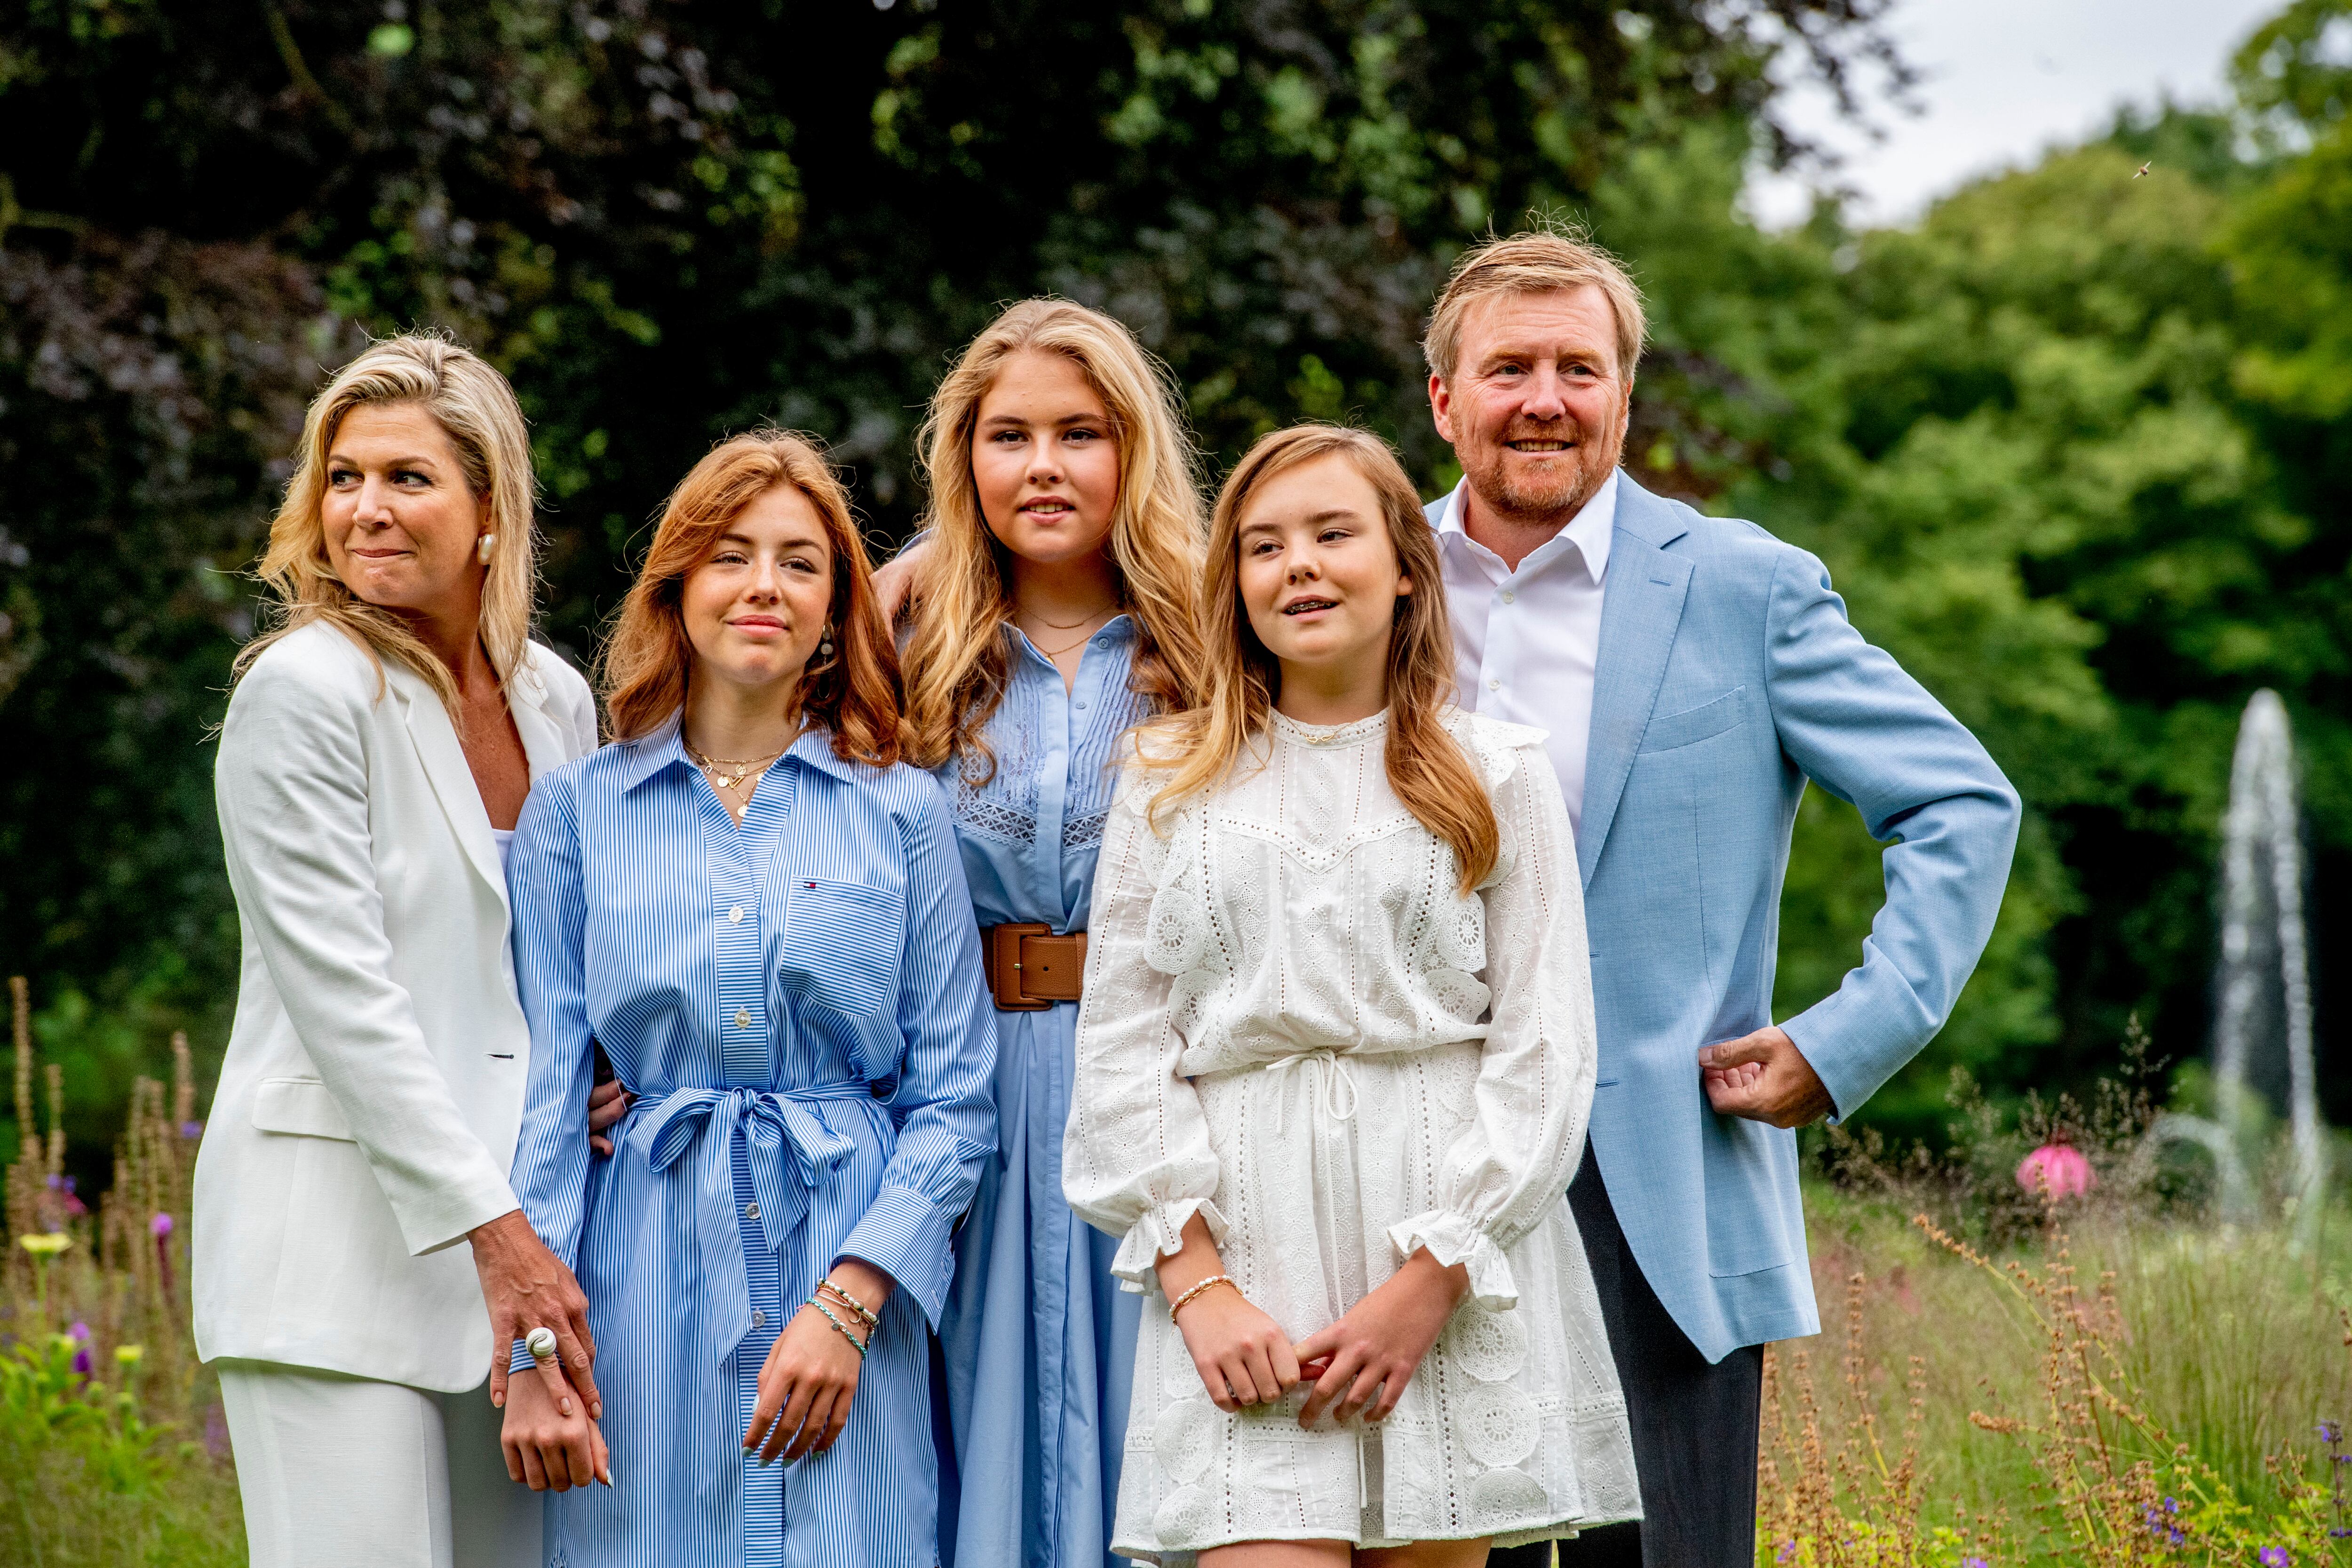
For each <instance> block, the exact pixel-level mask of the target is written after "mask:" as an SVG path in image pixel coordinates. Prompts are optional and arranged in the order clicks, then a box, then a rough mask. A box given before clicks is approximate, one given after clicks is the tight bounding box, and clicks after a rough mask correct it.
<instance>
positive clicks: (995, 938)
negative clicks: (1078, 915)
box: [988, 921, 1054, 1013]
mask: <svg viewBox="0 0 2352 1568" xmlns="http://www.w3.org/2000/svg"><path fill="white" fill-rule="evenodd" d="M1053 934H1054V928H1053V927H1052V926H1049V925H1047V924H1046V923H1045V921H1010V922H1008V923H1006V924H1004V925H1001V926H991V927H989V928H988V988H989V990H991V991H992V992H993V993H994V994H995V997H996V1006H997V1010H998V1011H999V1012H1003V1013H1042V1012H1044V1011H1045V1009H1046V1008H1048V1007H1051V1006H1052V1005H1053V1004H1052V1003H1051V1002H1041V1001H1039V1000H1038V999H1036V998H1035V997H1034V996H1031V995H1030V994H1028V993H1027V992H1026V991H1024V989H1023V988H1022V984H1021V981H1022V973H1021V939H1022V938H1024V937H1031V936H1051V935H1053Z"/></svg>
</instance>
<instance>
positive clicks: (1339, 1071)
mask: <svg viewBox="0 0 2352 1568" xmlns="http://www.w3.org/2000/svg"><path fill="white" fill-rule="evenodd" d="M1318 1065H1319V1066H1320V1067H1322V1068H1323V1069H1324V1071H1323V1073H1322V1083H1321V1085H1320V1088H1321V1089H1322V1094H1321V1096H1320V1100H1319V1103H1320V1105H1321V1108H1322V1111H1323V1114H1324V1115H1326V1116H1328V1117H1329V1118H1330V1119H1331V1120H1332V1121H1350V1120H1352V1119H1353V1118H1354V1116H1355V1114H1356V1075H1355V1074H1353V1073H1351V1072H1349V1070H1348V1062H1347V1058H1345V1057H1342V1056H1341V1055H1340V1054H1339V1052H1337V1051H1335V1050H1333V1049H1331V1047H1328V1046H1318V1047H1316V1048H1315V1049H1313V1050H1311V1051H1294V1052H1292V1053H1291V1054H1290V1055H1288V1056H1286V1057H1277V1058H1275V1059H1274V1060H1273V1061H1270V1062H1268V1063H1266V1064H1265V1070H1266V1071H1268V1072H1270V1073H1272V1074H1274V1075H1275V1076H1276V1078H1277V1079H1287V1078H1288V1077H1289V1076H1290V1070H1291V1069H1292V1068H1302V1067H1310V1066H1318ZM1316 1087H1317V1086H1316V1085H1314V1084H1312V1083H1310V1084H1309V1085H1308V1088H1307V1092H1308V1094H1309V1095H1310V1096H1311V1095H1313V1094H1314V1093H1315V1089H1316ZM1288 1088H1289V1085H1288V1084H1287V1083H1277V1084H1276V1086H1275V1100H1274V1131H1275V1135H1276V1137H1280V1136H1281V1134H1282V1130H1283V1121H1284V1118H1285V1116H1286V1114H1287V1112H1288V1110H1289V1102H1290V1097H1289V1095H1288V1094H1287V1093H1286V1090H1287V1089H1288ZM1342 1091H1344V1092H1345V1093H1346V1096H1347V1098H1346V1100H1344V1101H1343V1100H1341V1099H1340V1095H1341V1093H1342Z"/></svg>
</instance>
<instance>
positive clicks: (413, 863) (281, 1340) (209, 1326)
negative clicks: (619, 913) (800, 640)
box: [192, 623, 596, 1394]
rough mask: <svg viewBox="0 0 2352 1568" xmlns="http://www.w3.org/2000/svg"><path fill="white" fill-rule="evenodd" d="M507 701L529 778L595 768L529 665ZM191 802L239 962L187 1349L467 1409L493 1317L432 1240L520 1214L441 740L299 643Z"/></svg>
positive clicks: (496, 937)
mask: <svg viewBox="0 0 2352 1568" xmlns="http://www.w3.org/2000/svg"><path fill="white" fill-rule="evenodd" d="M507 691H508V706H509V710H511V711H512V712H513V714H514V721H515V728H516V730H518V731H520V733H521V736H522V743H523V750H524V752H526V753H528V755H529V757H530V772H531V777H532V778H533V779H534V780H536V779H537V778H538V777H539V776H540V775H541V774H542V773H546V772H547V771H549V770H550V769H552V768H556V767H561V766H562V764H563V763H567V762H570V761H571V760H572V758H574V757H576V756H579V755H581V754H582V753H583V752H587V751H590V750H592V749H593V747H594V746H595V743H596V709H595V701H594V699H593V697H592V696H591V695H590V694H589V690H588V683H587V682H586V681H584V680H583V679H581V678H580V676H579V674H578V673H577V672H576V671H574V670H573V669H572V668H570V667H569V666H567V665H566V664H564V663H563V661H562V659H560V658H556V657H555V655H554V654H552V653H551V652H550V651H549V650H547V649H546V648H544V647H539V646H538V645H536V644H533V645H531V647H530V649H529V653H528V657H527V658H526V659H525V662H524V666H523V668H521V669H520V671H518V672H517V674H516V676H515V678H514V679H511V680H510V681H509V683H508V689H507ZM214 781H215V795H216V797H217V803H218V805H219V810H220V823H221V837H222V840H223V843H224V846H225V847H226V852H227V858H228V876H229V882H230V885H231V886H232V887H233V888H234V889H235V890H236V908H237V915H238V918H239V921H240V923H241V924H242V925H243V927H244V953H243V961H242V968H241V971H240V973H239V978H238V984H237V997H236V1026H235V1027H234V1029H233V1030H232V1032H231V1033H230V1036H229V1045H228V1056H227V1059H226V1061H225V1062H224V1063H223V1064H222V1068H221V1079H220V1087H219V1089H218V1090H217V1092H216V1093H215V1096H214V1098H213V1107H212V1119H211V1121H210V1122H209V1123H208V1124H207V1125H206V1126H205V1138H204V1143H203V1146H202V1148H201V1149H200V1150H199V1151H198V1152H197V1155H196V1180H195V1194H194V1226H195V1229H194V1235H193V1237H192V1241H193V1244H194V1276H195V1278H194V1292H195V1311H196V1351H197V1353H198V1354H199V1355H200V1356H202V1357H203V1358H204V1359H205V1360H206V1361H211V1360H213V1359H214V1358H215V1357H218V1356H235V1357H237V1358H240V1359H247V1360H254V1361H265V1362H276V1363H283V1364H288V1365H292V1366H305V1367H318V1368H321V1369H323V1370H326V1371H331V1372H341V1373H355V1374H357V1375H359V1376H362V1377H370V1378H376V1379H380V1380H382V1381H383V1382H387V1383H401V1384H410V1385H412V1386H414V1387H417V1388H423V1389H434V1390H439V1391H442V1392H445V1393H452V1394H454V1393H460V1392H463V1391H464V1390H467V1389H469V1388H472V1387H474V1386H475V1385H476V1384H479V1383H480V1382H481V1381H482V1380H483V1378H484V1377H485V1376H487V1375H488V1371H489V1364H490V1330H489V1321H488V1314H487V1312H486V1311H485V1310H484V1309H483V1305H482V1293H481V1287H480V1285H479V1283H478V1280H477V1279H476V1276H475V1272H474V1261H473V1253H472V1250H471V1249H470V1248H469V1247H459V1246H454V1245H452V1244H453V1243H457V1242H460V1241H463V1240H464V1239H465V1237H466V1233H467V1231H469V1230H471V1229H472V1228H473V1227H474V1226H478V1225H480V1224H482V1223H483V1222H485V1221H487V1220H491V1219H496V1218H497V1217H498V1216H499V1215H502V1214H505V1213H506V1212H507V1211H509V1209H512V1208H514V1207H515V1206H516V1204H515V1197H514V1194H513V1192H512V1191H511V1189H509V1187H508V1185H507V1171H508V1168H509V1165H510V1164H511V1163H512V1162H513V1159H514V1145H515V1130H516V1128H517V1126H518V1125H519V1123H520V1120H521V1115H522V1099H523V1085H524V1082H525V1080H526V1079H527V1077H528V1076H529V1072H530V1030H529V1029H528V1028H527V1027H526V1026H524V1023H523V1016H522V1008H521V1005H520V1003H518V1002H517V1000H516V997H515V978H514V962H513V959H512V957H511V956H510V955H509V951H508V942H507V923H508V921H507V885H506V877H505V875H504V874H503V872H502V871H501V869H500V868H499V851H498V843H497V840H496V839H494V838H493V837H491V836H490V820H489V816H488V813H486V812H485V811H484V809H483V807H482V797H481V794H480V792H479V791H478V789H477V788H476V787H475V784H474V779H473V774H472V773H471V772H470V771H469V770H468V769H467V765H466V756H465V752H464V751H463V750H462V749H461V748H460V746H459V745H458V742H457V729H456V727H455V726H453V725H452V724H451V723H450V721H449V715H448V713H447V711H446V710H445V709H444V708H443V707H442V706H441V700H440V699H439V698H437V697H436V696H435V695H434V692H433V689H432V688H431V687H430V686H428V685H426V684H425V681H424V680H423V679H421V678H419V677H418V676H417V675H416V674H415V672H413V671H411V670H408V669H406V668H403V667H401V666H400V665H398V664H395V663H393V662H391V661H389V660H387V661H385V663H384V667H383V675H382V677H381V679H379V677H378V675H377V671H376V668H375V666H374V665H373V663H372V662H371V661H370V659H369V658H368V656H367V655H366V654H365V653H364V652H362V650H361V648H360V647H359V646H358V645H357V644H356V643H354V642H353V641H352V639H351V638H350V637H347V636H346V635H345V634H343V633H342V632H340V631H338V630H336V629H335V628H333V627H332V626H326V625H322V624H317V623H314V624H312V625H310V626H304V627H303V628H301V629H300V630H299V631H296V632H294V633H291V634H290V635H289V636H288V637H284V638H282V639H281V640H279V641H278V643H276V644H275V645H273V646H272V647H269V648H268V650H267V651H265V652H264V653H263V654H262V656H261V657H260V658H257V659H256V660H255V661H254V664H253V668H251V669H249V670H247V672H246V675H245V679H242V680H241V681H239V682H238V683H237V687H236V694H235V695H234V696H233V697H231V698H230V700H229V705H228V718H227V720H226V723H225V724H224V725H223V727H222V731H221V747H220V760H219V763H218V764H217V766H216V768H215V774H214Z"/></svg>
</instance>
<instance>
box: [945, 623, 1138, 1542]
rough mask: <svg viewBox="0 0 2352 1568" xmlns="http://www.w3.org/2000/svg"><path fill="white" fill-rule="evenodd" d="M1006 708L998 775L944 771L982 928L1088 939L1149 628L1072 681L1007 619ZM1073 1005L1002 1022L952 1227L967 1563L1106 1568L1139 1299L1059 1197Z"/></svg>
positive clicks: (951, 1363)
mask: <svg viewBox="0 0 2352 1568" xmlns="http://www.w3.org/2000/svg"><path fill="white" fill-rule="evenodd" d="M1005 636H1006V639H1007V647H1006V655H1007V662H1008V664H1009V666H1010V671H1009V676H1010V679H1008V681H1007V686H1006V690H1005V694H1004V700H1003V704H1002V705H1001V706H1000V707H999V708H998V710H997V711H996V713H995V715H994V717H993V718H992V719H991V720H990V721H989V723H988V725H987V726H986V729H985V731H983V732H984V734H985V736H986V739H987V741H988V745H989V749H990V750H991V751H992V752H993V753H994V755H995V758H996V771H995V775H994V776H993V777H992V778H991V779H990V780H989V781H988V782H986V783H985V784H970V783H967V782H965V781H964V780H963V779H962V777H961V773H960V769H959V764H958V763H956V762H954V761H953V760H950V762H949V763H947V764H946V765H945V766H943V767H942V768H941V769H940V773H939V776H940V782H941V783H942V784H944V785H945V786H946V787H947V791H948V797H949V799H950V802H951V804H952V806H953V811H954V818H955V829H956V840H957V843H958V845H959V846H960V847H961V849H962V851H963V869H964V877H965V879H966V880H967V881H968V882H969V883H970V884H971V898H972V909H973V912H974V914H975V915H976V916H977V917H978V921H979V923H980V924H981V925H982V926H992V925H1002V924H1004V923H1007V922H1009V921H1044V922H1045V924H1047V925H1050V926H1051V927H1053V928H1054V930H1055V931H1056V932H1057V933H1060V932H1068V931H1083V930H1085V929H1086V924H1087V903H1088V900H1089V899H1090V898H1091V896H1092V894H1093V891H1094V880H1095V858H1096V856H1097V853H1098V852H1099V851H1100V849H1101V847H1102V830H1103V820H1104V817H1105V816H1106V815H1107V814H1108V811H1109V809H1110V803H1111V793H1112V788H1113V786H1114V784H1116V783H1117V782H1118V741H1119V737H1120V735H1121V734H1123V733H1124V732H1125V731H1127V730H1128V729H1129V727H1130V726H1132V725H1133V724H1135V723H1136V722H1137V721H1139V720H1140V719H1142V718H1144V717H1146V715H1147V708H1146V705H1145V704H1144V702H1143V700H1141V699H1140V698H1139V697H1137V696H1136V695H1135V693H1134V692H1132V691H1130V690H1129V689H1128V675H1129V666H1130V659H1131V657H1132V654H1133V652H1134V647H1135V628H1134V624H1133V622H1132V621H1130V620H1129V618H1128V617H1127V616H1119V617H1118V618H1117V619H1115V620H1113V621H1112V622H1111V623H1110V624H1109V625H1108V626H1104V627H1103V628H1102V630H1100V631H1098V632H1097V633H1096V634H1095V636H1094V637H1093V638H1092V639H1091V640H1090V641H1089V642H1088V645H1087V649H1086V652H1085V654H1084V656H1083V658H1082V659H1081V661H1080V663H1079V666H1078V675H1077V679H1076V682H1075V683H1074V684H1073V685H1072V687H1071V688H1070V689H1068V690H1067V691H1065V689H1064V688H1063V685H1062V673H1061V671H1060V670H1058V669H1056V668H1054V666H1053V664H1052V662H1051V661H1050V660H1048V659H1047V658H1045V656H1044V655H1043V654H1041V653H1039V652H1038V651H1037V650H1036V648H1035V647H1033V646H1031V644H1030V643H1029V641H1028V639H1027V638H1026V637H1023V636H1022V635H1021V634H1020V633H1019V632H1017V631H1013V630H1012V629H1010V628H1008V629H1007V631H1006V634H1005ZM1077 1019H1078V1008H1077V1004H1076V1003H1075V1002H1061V1003H1056V1004H1055V1005H1053V1006H1052V1007H1050V1008H1048V1009H1046V1010H1045V1011H1044V1012H1035V1013H1030V1012H1013V1013H998V1014H996V1037H997V1054H996V1108H997V1118H998V1125H999V1143H998V1149H997V1153H996V1156H995V1158H993V1159H992V1160H991V1161H989V1162H988V1163H987V1164H986V1165H985V1166H984V1167H983V1169H982V1174H981V1180H980V1191H979V1193H978V1194H977V1195H976V1196H975V1197H974V1199H973V1201H972V1206H971V1215H970V1217H969V1218H968V1219H966V1221H965V1222H964V1226H963V1228H962V1229H961V1231H960V1232H958V1233H957V1237H956V1275H955V1282H954V1284H953V1286H952V1287H951V1288H950V1292H949V1296H948V1304H947V1310H946V1311H945V1312H944V1313H943V1314H942V1315H941V1318H940V1349H941V1351H942V1352H943V1354H944V1358H945V1362H946V1369H947V1374H946V1379H945V1381H946V1384H947V1390H946V1392H947V1396H948V1412H949V1416H950V1429H951V1433H952V1445H953V1448H954V1469H955V1478H956V1480H957V1482H958V1483H959V1490H960V1492H961V1496H960V1498H959V1499H958V1500H957V1503H956V1506H955V1508H954V1510H953V1517H952V1519H947V1520H943V1521H942V1531H941V1537H942V1542H943V1544H946V1545H948V1546H949V1547H950V1548H951V1555H952V1561H953V1563H955V1564H956V1565H957V1568H1103V1565H1105V1564H1108V1563H1124V1562H1125V1560H1124V1559H1122V1558H1115V1557H1112V1556H1111V1555H1110V1526H1111V1520H1112V1516H1113V1514H1114V1512H1115V1510H1116V1507H1117V1503H1118V1463H1119V1445H1120V1443H1121V1442H1122V1441H1123V1440H1124V1439H1125V1437H1126V1435H1127V1403H1128V1385H1129V1379H1130V1378H1131V1377H1132V1375H1133V1373H1134V1368H1135V1335H1136V1326H1137V1323H1138V1321H1139V1314H1140V1308H1141V1302H1142V1298H1141V1297H1139V1296H1135V1295H1130V1294H1128V1293H1126V1292H1123V1291H1121V1290H1120V1289H1119V1287H1118V1279H1115V1278H1113V1276H1112V1274H1111V1272H1110V1260H1111V1256H1112V1254H1113V1253H1114V1252H1115V1251H1116V1250H1117V1244H1116V1243H1115V1242H1114V1241H1113V1240H1112V1239H1111V1238H1110V1237H1106V1236H1104V1235H1103V1234H1102V1233H1101V1232H1099V1231H1097V1230H1096V1229H1094V1228H1093V1227H1092V1226H1088V1225H1087V1224H1086V1223H1085V1222H1084V1221H1082V1220H1080V1219H1078V1218H1076V1216H1075V1215H1072V1214H1071V1213H1070V1206H1069V1205H1068V1204H1067V1203H1066V1202H1065V1201H1064V1199H1063V1197H1062V1128H1063V1125H1064V1124H1065V1123H1066V1121H1068V1120H1069V1112H1070V1079H1071V1075H1072V1073H1073V1071H1074V1070H1075V1065H1076V1055H1075V1052H1076V1036H1077Z"/></svg>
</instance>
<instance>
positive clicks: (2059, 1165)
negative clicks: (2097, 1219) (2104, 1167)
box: [2017, 1143, 2099, 1198]
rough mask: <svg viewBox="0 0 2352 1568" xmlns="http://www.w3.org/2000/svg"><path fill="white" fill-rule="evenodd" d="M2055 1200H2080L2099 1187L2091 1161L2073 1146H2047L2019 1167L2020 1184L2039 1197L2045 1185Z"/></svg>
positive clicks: (2096, 1174) (2034, 1153) (2030, 1156)
mask: <svg viewBox="0 0 2352 1568" xmlns="http://www.w3.org/2000/svg"><path fill="white" fill-rule="evenodd" d="M2017 1184H2018V1185H2019V1186H2021V1187H2023V1188H2024V1189H2025V1190H2026V1191H2027V1192H2029V1193H2032V1194H2036V1195H2039V1194H2041V1192H2042V1187H2043V1185H2044V1184H2047V1185H2048V1187H2049V1189H2050V1195H2051V1196H2052V1197H2053V1198H2079V1197H2081V1196H2082V1195H2083V1194H2084V1193H2087V1192H2089V1191H2090V1190H2091V1189H2092V1188H2093V1187H2095V1186H2097V1185H2098V1184H2099V1177H2098V1173H2097V1172H2095V1171H2094V1170H2092V1169H2091V1162H2090V1161H2088V1160H2086V1159H2084V1157H2083V1152H2082V1151H2081V1150H2080V1149H2077V1148H2075V1147H2074V1145H2073V1144H2071V1143H2044V1144H2043V1145H2042V1147H2041V1148H2039V1149H2036V1150H2035V1151H2034V1152H2032V1153H2031V1154H2028V1155H2027V1156H2026V1157H2025V1158H2024V1159H2022V1160H2021V1161H2019V1162H2018V1164H2017Z"/></svg>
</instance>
